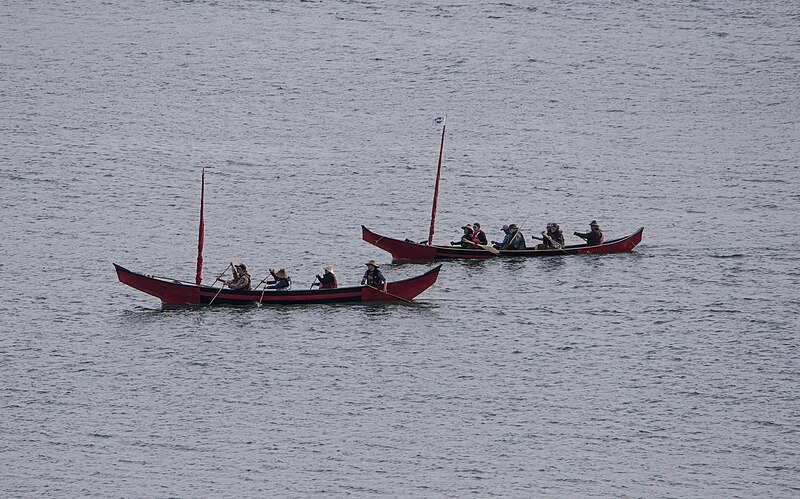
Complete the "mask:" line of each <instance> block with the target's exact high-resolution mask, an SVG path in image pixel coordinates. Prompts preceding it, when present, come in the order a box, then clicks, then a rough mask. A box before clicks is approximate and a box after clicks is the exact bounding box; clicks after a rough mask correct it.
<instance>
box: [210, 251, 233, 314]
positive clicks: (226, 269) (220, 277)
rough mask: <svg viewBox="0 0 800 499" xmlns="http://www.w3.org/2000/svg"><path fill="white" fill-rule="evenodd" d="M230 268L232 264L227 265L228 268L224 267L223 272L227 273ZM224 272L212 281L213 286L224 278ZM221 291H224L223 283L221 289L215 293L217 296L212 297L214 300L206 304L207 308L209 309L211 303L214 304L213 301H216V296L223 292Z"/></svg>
mask: <svg viewBox="0 0 800 499" xmlns="http://www.w3.org/2000/svg"><path fill="white" fill-rule="evenodd" d="M232 266H233V262H231V263H229V264H228V266H227V267H225V272H227V271H228V269H229V268H231V267H232ZM225 272H223V273H221V274H220V275H219V277H217V278H216V279H214V284H216V283H217V281H220V280H222V276H224V275H225ZM223 289H225V283H224V282H223V283H222V287H221V288H219V291H217V294H215V295H214V298H212V299H211V301H210V302H208V306H209V307H210V306H211V304H212V303H214V300H216V299H217V296H219V294H220V293H221V292H222V290H223Z"/></svg>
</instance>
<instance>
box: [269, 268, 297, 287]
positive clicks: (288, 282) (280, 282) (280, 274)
mask: <svg viewBox="0 0 800 499" xmlns="http://www.w3.org/2000/svg"><path fill="white" fill-rule="evenodd" d="M269 273H270V275H271V276H272V278H273V279H275V280H274V281H267V286H266V288H267V289H274V290H275V291H289V288H291V287H292V279H291V278H290V277H289V274H287V273H286V269H280V270H279V271H277V272H275V270H273V269H269Z"/></svg>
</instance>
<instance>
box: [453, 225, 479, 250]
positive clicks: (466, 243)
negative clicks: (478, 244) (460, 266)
mask: <svg viewBox="0 0 800 499" xmlns="http://www.w3.org/2000/svg"><path fill="white" fill-rule="evenodd" d="M461 230H463V231H464V234H462V235H461V240H460V241H450V246H461V247H462V248H474V247H475V246H474V245H473V244H472V236H473V234H474V233H475V232H474V231H473V230H472V226H471V225H470V224H467V225H465V226H463V227H461Z"/></svg>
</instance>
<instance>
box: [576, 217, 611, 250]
mask: <svg viewBox="0 0 800 499" xmlns="http://www.w3.org/2000/svg"><path fill="white" fill-rule="evenodd" d="M589 229H591V230H590V231H589V232H573V234H575V235H576V236H578V237H580V238H581V239H584V240H585V241H586V245H587V246H597V245H598V244H603V239H604V237H603V231H601V230H600V224H598V223H597V221H596V220H592V221H591V222H590V223H589Z"/></svg>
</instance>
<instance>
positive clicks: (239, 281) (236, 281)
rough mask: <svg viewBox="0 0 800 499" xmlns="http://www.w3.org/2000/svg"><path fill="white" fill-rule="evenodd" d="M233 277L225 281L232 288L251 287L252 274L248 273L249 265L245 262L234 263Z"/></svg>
mask: <svg viewBox="0 0 800 499" xmlns="http://www.w3.org/2000/svg"><path fill="white" fill-rule="evenodd" d="M231 266H233V278H232V279H228V280H227V281H225V285H226V286H228V287H229V288H231V289H250V274H248V273H247V267H245V265H244V264H243V263H240V264H239V265H233V262H231Z"/></svg>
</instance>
